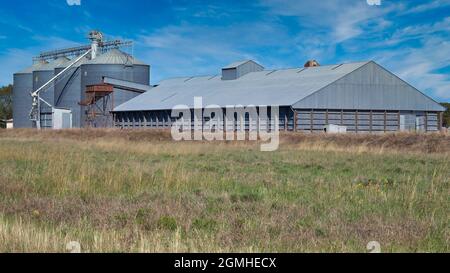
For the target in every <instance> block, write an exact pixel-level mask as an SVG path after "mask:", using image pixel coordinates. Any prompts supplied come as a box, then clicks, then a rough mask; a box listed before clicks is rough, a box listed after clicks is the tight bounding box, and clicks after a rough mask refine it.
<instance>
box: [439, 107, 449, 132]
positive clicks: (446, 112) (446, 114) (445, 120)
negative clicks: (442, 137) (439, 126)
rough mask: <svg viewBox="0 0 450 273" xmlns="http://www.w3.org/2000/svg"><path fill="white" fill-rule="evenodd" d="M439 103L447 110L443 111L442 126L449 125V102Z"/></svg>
mask: <svg viewBox="0 0 450 273" xmlns="http://www.w3.org/2000/svg"><path fill="white" fill-rule="evenodd" d="M441 104H442V106H444V107H445V108H447V111H445V113H444V120H443V124H444V127H450V103H448V102H444V103H441Z"/></svg>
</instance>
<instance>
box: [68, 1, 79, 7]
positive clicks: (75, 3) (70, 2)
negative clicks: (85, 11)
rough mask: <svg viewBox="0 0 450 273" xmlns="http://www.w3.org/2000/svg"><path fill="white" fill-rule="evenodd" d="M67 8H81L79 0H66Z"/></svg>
mask: <svg viewBox="0 0 450 273" xmlns="http://www.w3.org/2000/svg"><path fill="white" fill-rule="evenodd" d="M66 2H67V5H69V6H81V0H66Z"/></svg>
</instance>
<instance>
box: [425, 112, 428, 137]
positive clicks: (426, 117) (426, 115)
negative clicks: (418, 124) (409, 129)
mask: <svg viewBox="0 0 450 273" xmlns="http://www.w3.org/2000/svg"><path fill="white" fill-rule="evenodd" d="M427 132H428V112H425V133H427Z"/></svg>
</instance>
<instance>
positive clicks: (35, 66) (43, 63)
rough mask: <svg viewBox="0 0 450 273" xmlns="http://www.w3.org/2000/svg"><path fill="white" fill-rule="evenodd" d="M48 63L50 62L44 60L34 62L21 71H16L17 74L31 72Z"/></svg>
mask: <svg viewBox="0 0 450 273" xmlns="http://www.w3.org/2000/svg"><path fill="white" fill-rule="evenodd" d="M46 64H48V62H45V61H42V62H38V63H35V64H33V65H32V66H29V67H27V68H25V69H23V70H21V71H19V72H16V73H15V74H31V73H33V71H35V70H38V69H40V68H41V67H42V66H44V65H46Z"/></svg>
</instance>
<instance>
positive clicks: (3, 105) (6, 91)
mask: <svg viewBox="0 0 450 273" xmlns="http://www.w3.org/2000/svg"><path fill="white" fill-rule="evenodd" d="M8 119H12V85H8V86H3V87H1V88H0V120H8ZM0 126H5V124H4V123H3V122H2V124H0Z"/></svg>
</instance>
